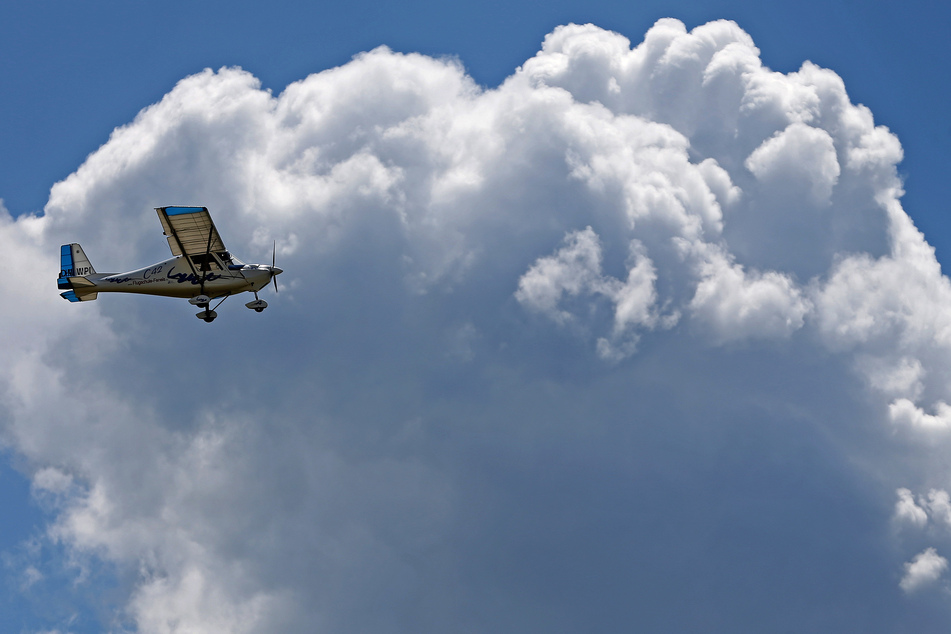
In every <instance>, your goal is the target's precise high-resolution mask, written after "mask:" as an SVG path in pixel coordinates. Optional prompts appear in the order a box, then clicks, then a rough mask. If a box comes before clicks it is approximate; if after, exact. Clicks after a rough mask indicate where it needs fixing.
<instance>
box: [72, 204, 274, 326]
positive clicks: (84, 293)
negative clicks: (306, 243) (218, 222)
mask: <svg viewBox="0 0 951 634" xmlns="http://www.w3.org/2000/svg"><path fill="white" fill-rule="evenodd" d="M155 211H156V212H157V213H158V217H159V220H160V221H161V222H162V229H164V230H165V235H166V236H167V238H168V246H169V247H171V249H172V256H173V257H172V258H170V259H168V260H165V261H164V262H159V263H157V264H153V265H151V266H146V267H144V268H141V269H136V270H134V271H128V272H126V273H97V272H96V269H94V268H93V266H92V264H90V263H89V259H88V258H87V257H86V254H85V253H84V252H83V248H82V247H81V246H79V245H78V244H76V243H73V244H64V245H63V246H62V247H61V248H60V269H61V270H60V272H59V279H57V285H58V286H59V288H60V289H66V290H65V292H63V293H60V295H61V296H62V297H64V298H65V299H67V300H69V301H71V302H89V301H93V300H94V299H96V298H97V297H98V296H99V293H142V294H145V295H163V296H166V297H181V298H187V299H188V303H189V304H191V305H193V306H197V307H198V308H201V309H202V310H201V312H199V313H197V315H196V316H197V317H198V318H199V319H202V320H204V321H205V322H207V323H211V322H212V321H214V320H215V317H217V316H218V313H216V312H215V308H218V306H220V305H221V304H222V302H224V301H225V300H226V299H228V298H229V297H231V296H232V295H236V294H238V293H243V292H245V291H250V292H252V293H254V301H253V302H248V303H247V304H245V306H247V307H248V308H250V309H252V310H254V311H257V312H259V313H260V312H261V311H263V310H264V309H265V308H267V302H266V301H264V300H263V299H260V298H258V291H260V290H261V289H262V288H264V287H265V286H267V285H268V283H269V282H271V281H272V280H273V281H274V292H277V276H278V275H280V274H281V273H283V272H284V270H283V269H281V268H280V267H277V266H275V265H274V257H275V254H276V250H277V243H276V242H275V244H274V250H273V251H272V253H271V265H270V266H268V265H266V264H245V263H244V262H242V261H240V260H239V259H237V258H236V257H234V256H233V255H231V253H230V252H229V251H228V250H227V249H226V248H225V245H224V243H223V242H222V241H221V236H219V235H218V230H217V229H216V228H215V223H214V222H213V221H212V220H211V214H209V213H208V208H207V207H184V206H168V207H156V208H155ZM219 298H220V299H221V301H219V302H218V303H217V304H215V307H214V308H209V306H210V304H211V302H212V300H215V299H219Z"/></svg>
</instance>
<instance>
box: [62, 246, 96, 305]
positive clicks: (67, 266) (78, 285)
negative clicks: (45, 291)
mask: <svg viewBox="0 0 951 634" xmlns="http://www.w3.org/2000/svg"><path fill="white" fill-rule="evenodd" d="M59 267H60V268H59V279H57V280H56V285H57V286H58V287H59V288H61V289H65V290H66V292H65V293H60V295H62V296H63V297H65V298H66V299H68V300H69V301H71V302H88V301H91V300H94V299H96V295H97V293H96V292H95V291H93V290H92V289H93V288H95V286H96V285H95V284H94V283H93V282H90V281H89V280H87V279H85V278H86V276H87V275H92V274H94V273H95V272H96V269H94V268H93V267H92V264H91V263H90V262H89V258H87V257H86V254H85V253H83V248H82V247H81V246H79V245H78V244H75V243H74V244H64V245H63V246H62V247H60V249H59Z"/></svg>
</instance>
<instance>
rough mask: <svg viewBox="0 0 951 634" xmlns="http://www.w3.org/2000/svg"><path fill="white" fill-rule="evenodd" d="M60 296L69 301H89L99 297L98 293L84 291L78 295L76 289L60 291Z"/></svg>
mask: <svg viewBox="0 0 951 634" xmlns="http://www.w3.org/2000/svg"><path fill="white" fill-rule="evenodd" d="M60 296H61V297H62V298H63V299H68V300H69V301H71V302H91V301H93V300H94V299H96V298H97V297H99V293H84V294H82V295H80V294H79V293H77V292H76V291H66V292H65V293H60Z"/></svg>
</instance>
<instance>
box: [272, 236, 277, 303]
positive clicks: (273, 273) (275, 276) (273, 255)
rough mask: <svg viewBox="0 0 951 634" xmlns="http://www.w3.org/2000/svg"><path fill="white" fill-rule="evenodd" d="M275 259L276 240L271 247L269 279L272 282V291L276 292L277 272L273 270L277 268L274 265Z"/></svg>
mask: <svg viewBox="0 0 951 634" xmlns="http://www.w3.org/2000/svg"><path fill="white" fill-rule="evenodd" d="M276 259H277V240H275V241H274V245H273V246H272V247H271V281H272V282H274V292H275V293H276V292H277V273H275V272H274V269H275V268H277V267H276V266H274V264H275V261H276Z"/></svg>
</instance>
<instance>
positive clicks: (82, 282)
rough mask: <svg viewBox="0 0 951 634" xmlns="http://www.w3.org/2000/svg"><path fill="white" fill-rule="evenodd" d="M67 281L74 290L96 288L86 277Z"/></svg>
mask: <svg viewBox="0 0 951 634" xmlns="http://www.w3.org/2000/svg"><path fill="white" fill-rule="evenodd" d="M66 279H67V281H68V282H69V283H70V285H71V286H72V288H81V287H84V286H95V284H94V283H93V282H90V281H89V280H88V279H86V278H85V277H67V278H66Z"/></svg>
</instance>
